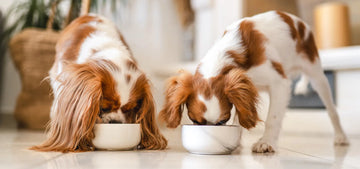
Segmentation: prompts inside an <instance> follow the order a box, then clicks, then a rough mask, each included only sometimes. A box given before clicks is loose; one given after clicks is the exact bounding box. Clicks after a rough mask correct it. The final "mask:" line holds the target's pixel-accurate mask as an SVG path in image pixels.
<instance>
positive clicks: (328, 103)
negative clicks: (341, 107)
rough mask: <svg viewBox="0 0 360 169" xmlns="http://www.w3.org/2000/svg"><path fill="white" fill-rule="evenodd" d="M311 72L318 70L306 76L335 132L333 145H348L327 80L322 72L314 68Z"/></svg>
mask: <svg viewBox="0 0 360 169" xmlns="http://www.w3.org/2000/svg"><path fill="white" fill-rule="evenodd" d="M311 70H318V71H312V72H311V73H308V76H309V78H310V83H311V85H312V87H313V88H314V89H315V91H316V92H317V93H318V95H319V96H320V98H321V100H322V101H323V103H324V105H325V107H326V109H327V112H328V115H329V117H330V119H331V122H332V125H333V127H334V130H335V145H348V144H349V142H348V139H347V137H346V135H345V133H344V131H343V129H342V127H341V125H340V119H339V116H338V113H337V111H336V108H335V105H334V102H333V99H332V95H331V91H330V86H329V83H328V81H327V78H326V76H325V75H324V73H323V71H322V70H319V69H316V68H314V69H311Z"/></svg>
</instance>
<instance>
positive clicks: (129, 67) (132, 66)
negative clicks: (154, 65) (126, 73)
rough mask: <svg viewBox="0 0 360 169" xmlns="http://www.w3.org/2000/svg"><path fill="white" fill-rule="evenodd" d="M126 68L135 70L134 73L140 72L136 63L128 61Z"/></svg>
mask: <svg viewBox="0 0 360 169" xmlns="http://www.w3.org/2000/svg"><path fill="white" fill-rule="evenodd" d="M126 68H128V69H130V70H134V71H136V70H138V67H137V65H136V63H135V62H133V61H131V60H127V61H126Z"/></svg>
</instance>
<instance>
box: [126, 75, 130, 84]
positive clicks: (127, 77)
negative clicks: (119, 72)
mask: <svg viewBox="0 0 360 169" xmlns="http://www.w3.org/2000/svg"><path fill="white" fill-rule="evenodd" d="M125 79H126V83H129V82H130V80H131V75H129V74H127V75H126V76H125Z"/></svg>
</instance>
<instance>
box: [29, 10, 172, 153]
mask: <svg viewBox="0 0 360 169" xmlns="http://www.w3.org/2000/svg"><path fill="white" fill-rule="evenodd" d="M49 74H50V80H51V86H52V89H53V93H54V102H53V105H52V108H51V122H50V125H49V131H48V138H47V140H46V141H45V142H44V143H42V144H41V145H38V146H34V147H32V149H34V150H39V151H60V152H78V151H91V150H94V145H93V144H92V139H93V138H94V133H93V128H94V125H95V123H140V125H141V142H140V145H139V147H140V148H143V149H164V148H166V146H167V141H166V139H165V138H164V137H163V136H162V135H161V133H160V131H159V130H158V128H157V125H156V123H155V117H154V111H155V108H154V100H153V96H152V93H151V90H150V85H149V81H148V79H147V77H146V75H145V74H144V73H143V72H142V71H141V70H140V69H139V68H138V66H137V63H136V61H135V59H134V58H133V56H132V54H131V52H130V50H129V48H128V46H127V44H126V42H125V41H124V39H123V37H122V36H121V34H120V32H119V31H118V30H117V29H116V27H115V25H114V24H113V23H111V22H110V21H108V20H106V19H105V18H102V17H98V16H95V15H86V16H82V17H80V18H78V19H76V20H74V21H73V22H72V23H71V24H70V25H69V26H68V27H67V28H66V29H65V30H64V31H63V32H62V34H61V38H60V39H59V41H58V43H57V44H56V59H55V63H54V65H53V67H52V68H51V70H50V72H49ZM114 134H116V133H114ZM109 139H111V138H109Z"/></svg>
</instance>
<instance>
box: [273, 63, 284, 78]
mask: <svg viewBox="0 0 360 169" xmlns="http://www.w3.org/2000/svg"><path fill="white" fill-rule="evenodd" d="M271 64H272V66H273V68H274V69H275V70H276V71H277V72H278V73H279V74H280V75H281V76H282V77H283V78H286V75H285V72H284V69H283V67H282V65H281V64H280V63H279V62H275V61H271Z"/></svg>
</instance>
